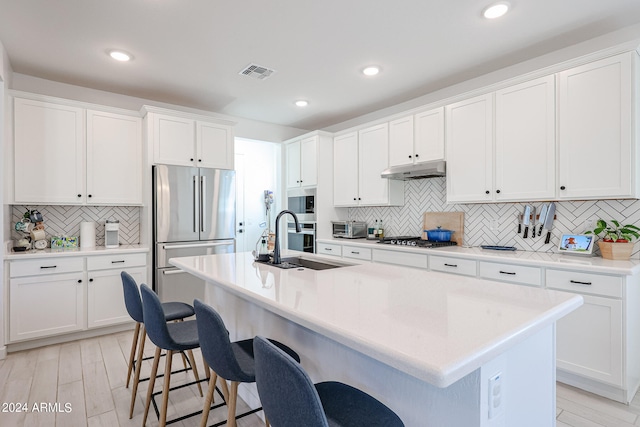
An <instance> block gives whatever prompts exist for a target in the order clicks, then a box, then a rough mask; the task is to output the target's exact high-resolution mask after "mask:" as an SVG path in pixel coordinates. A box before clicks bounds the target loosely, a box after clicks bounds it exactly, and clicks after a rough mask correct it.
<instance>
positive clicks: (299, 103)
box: [296, 99, 309, 107]
mask: <svg viewBox="0 0 640 427" xmlns="http://www.w3.org/2000/svg"><path fill="white" fill-rule="evenodd" d="M296 105H297V106H298V107H306V106H307V105H309V102H307V101H305V100H303V99H300V100H298V101H296Z"/></svg>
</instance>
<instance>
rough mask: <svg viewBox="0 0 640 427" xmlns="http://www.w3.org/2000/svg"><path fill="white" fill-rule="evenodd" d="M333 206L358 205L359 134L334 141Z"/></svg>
mask: <svg viewBox="0 0 640 427" xmlns="http://www.w3.org/2000/svg"><path fill="white" fill-rule="evenodd" d="M333 204H334V206H357V205H358V134H357V133H356V132H353V133H349V134H346V135H342V136H338V137H336V138H335V139H334V140H333Z"/></svg>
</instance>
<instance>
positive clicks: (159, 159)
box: [152, 113, 197, 166]
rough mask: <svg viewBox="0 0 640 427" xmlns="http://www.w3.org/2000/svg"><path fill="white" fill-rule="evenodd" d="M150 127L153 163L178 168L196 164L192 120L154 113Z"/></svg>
mask: <svg viewBox="0 0 640 427" xmlns="http://www.w3.org/2000/svg"><path fill="white" fill-rule="evenodd" d="M152 125H153V162H154V163H160V164H167V165H179V166H193V165H195V163H197V162H196V156H195V124H194V121H193V120H190V119H183V118H180V117H172V116H165V115H162V114H155V113H154V114H153V117H152Z"/></svg>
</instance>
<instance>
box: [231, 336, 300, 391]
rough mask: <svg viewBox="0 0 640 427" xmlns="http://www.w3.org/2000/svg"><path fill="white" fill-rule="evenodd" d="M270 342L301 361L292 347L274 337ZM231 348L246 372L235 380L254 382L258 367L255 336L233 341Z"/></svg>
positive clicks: (241, 367) (239, 364)
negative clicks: (254, 357)
mask: <svg viewBox="0 0 640 427" xmlns="http://www.w3.org/2000/svg"><path fill="white" fill-rule="evenodd" d="M269 342H270V343H272V344H273V345H275V346H276V347H278V348H279V349H280V350H282V351H284V352H285V353H287V354H288V355H289V356H290V357H291V358H292V359H293V360H295V361H296V362H298V363H300V356H298V353H296V352H295V351H293V350H292V349H291V348H290V347H287V346H286V345H284V344H282V343H281V342H279V341H276V340H272V339H269ZM231 349H232V350H233V354H234V355H235V356H236V360H237V362H238V366H239V367H240V369H241V371H242V373H243V374H244V375H243V378H239V376H238V377H236V378H237V379H234V381H239V382H254V381H255V380H256V368H255V361H254V360H253V338H251V339H248V340H242V341H235V342H232V343H231Z"/></svg>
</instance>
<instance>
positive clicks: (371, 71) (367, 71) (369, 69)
mask: <svg viewBox="0 0 640 427" xmlns="http://www.w3.org/2000/svg"><path fill="white" fill-rule="evenodd" d="M379 72H380V67H376V66H371V67H367V68H365V69H364V70H362V74H364V75H365V76H375V75H376V74H378V73H379Z"/></svg>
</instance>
